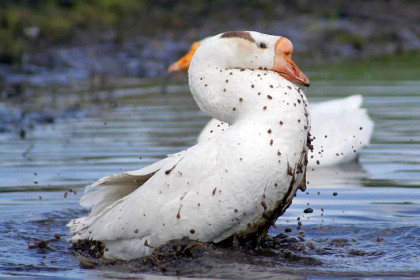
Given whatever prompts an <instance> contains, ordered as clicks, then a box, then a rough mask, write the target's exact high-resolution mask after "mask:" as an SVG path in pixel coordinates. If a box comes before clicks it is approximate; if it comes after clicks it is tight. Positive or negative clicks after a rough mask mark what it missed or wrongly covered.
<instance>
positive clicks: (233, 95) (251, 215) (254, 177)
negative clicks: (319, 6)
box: [69, 32, 310, 260]
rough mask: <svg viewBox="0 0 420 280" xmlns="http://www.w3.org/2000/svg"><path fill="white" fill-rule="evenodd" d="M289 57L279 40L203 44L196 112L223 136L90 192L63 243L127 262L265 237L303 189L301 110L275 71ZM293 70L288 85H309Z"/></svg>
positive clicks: (305, 124)
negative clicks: (183, 243)
mask: <svg viewBox="0 0 420 280" xmlns="http://www.w3.org/2000/svg"><path fill="white" fill-rule="evenodd" d="M260 42H264V44H265V46H266V48H262V47H261V46H262V45H261V44H260ZM259 44H260V45H259ZM292 50H293V49H292V45H291V43H290V41H289V40H287V39H286V38H284V37H278V36H269V35H265V34H261V33H257V32H227V33H223V34H219V35H216V36H214V37H212V38H210V39H209V40H208V42H207V43H206V44H203V45H202V46H201V47H200V49H199V50H198V51H197V53H196V55H195V56H194V58H193V60H192V63H191V67H190V70H189V84H190V88H191V92H192V94H193V97H194V99H195V100H196V102H197V104H198V105H199V107H200V108H201V109H202V110H204V111H206V112H207V113H209V114H210V115H211V116H213V117H215V118H218V119H221V120H224V121H225V122H228V123H230V124H231V126H230V127H229V128H228V129H226V130H225V131H223V132H221V133H219V134H217V135H215V136H214V137H212V138H210V139H208V140H205V141H201V142H199V143H198V144H196V145H195V146H193V147H191V148H189V149H186V150H184V151H182V152H180V153H177V154H174V155H170V156H168V157H167V158H165V159H163V160H161V161H159V162H157V163H155V164H153V165H151V166H148V167H145V168H143V169H140V170H135V171H129V172H125V173H122V174H118V175H111V176H108V177H105V178H102V179H100V180H99V181H97V182H96V183H94V184H93V185H91V186H89V187H88V192H87V193H86V194H85V196H84V197H83V198H82V201H81V203H82V205H83V206H90V207H92V210H91V212H90V214H89V215H88V216H87V217H83V218H79V219H74V220H72V221H71V222H70V223H69V227H70V229H71V231H72V238H71V241H77V240H79V239H93V240H98V241H101V242H103V243H104V245H105V248H106V249H105V252H104V258H108V259H122V260H128V259H134V258H138V257H142V256H146V255H148V254H150V253H151V251H152V249H151V248H153V246H159V245H161V244H164V243H165V242H167V241H169V240H171V239H175V238H182V237H184V236H188V237H189V238H191V239H194V240H200V241H211V242H220V241H223V240H224V239H226V238H228V237H231V236H233V235H234V236H236V237H238V238H251V237H256V238H261V237H263V236H264V235H265V234H266V233H267V231H268V229H269V227H270V226H271V225H272V224H273V223H274V222H275V220H276V218H277V217H278V216H279V215H281V214H282V213H283V212H284V211H285V210H286V208H287V207H288V206H289V205H290V204H291V202H292V198H293V197H294V195H295V193H296V191H297V190H298V189H299V188H301V189H304V186H305V172H306V163H307V161H306V160H307V138H308V130H309V126H310V124H309V115H308V112H307V100H306V97H305V95H304V93H303V91H302V90H301V89H300V88H299V87H298V86H296V85H295V84H293V83H291V82H290V81H288V80H286V79H285V78H283V77H282V76H280V75H279V73H283V72H282V71H289V70H288V69H286V68H285V66H284V65H283V66H281V67H280V66H279V65H280V64H281V63H287V66H288V67H289V66H290V65H292V63H293V62H292V61H291V59H290V56H291V53H292ZM283 56H284V58H283ZM283 59H284V61H283ZM280 60H281V61H280ZM289 60H290V61H289ZM285 61H286V62H285ZM292 66H293V67H294V71H295V72H293V73H294V76H293V77H292V78H291V77H288V78H289V79H294V80H295V81H297V82H299V83H307V82H308V81H307V78H306V77H305V76H304V75H303V74H302V73H301V72H300V70H299V69H298V68H297V66H295V65H294V64H293V65H292ZM290 67H291V66H290ZM262 69H267V70H262ZM285 69H286V70H285ZM298 100H299V101H298Z"/></svg>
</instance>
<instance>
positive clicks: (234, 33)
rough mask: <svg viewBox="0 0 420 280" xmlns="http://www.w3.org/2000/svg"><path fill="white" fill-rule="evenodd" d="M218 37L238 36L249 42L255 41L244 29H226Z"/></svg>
mask: <svg viewBox="0 0 420 280" xmlns="http://www.w3.org/2000/svg"><path fill="white" fill-rule="evenodd" d="M220 38H240V39H245V40H248V41H250V42H251V43H255V40H254V38H252V36H251V34H250V33H249V32H246V31H228V32H225V33H223V34H222V36H221V37H220Z"/></svg>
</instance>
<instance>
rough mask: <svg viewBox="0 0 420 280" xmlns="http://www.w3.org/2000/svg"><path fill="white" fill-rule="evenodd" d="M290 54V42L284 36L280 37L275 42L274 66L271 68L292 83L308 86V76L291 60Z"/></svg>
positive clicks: (291, 47)
mask: <svg viewBox="0 0 420 280" xmlns="http://www.w3.org/2000/svg"><path fill="white" fill-rule="evenodd" d="M292 54H293V44H292V42H290V40H289V39H287V38H286V37H282V38H280V39H279V40H278V41H277V43H276V56H275V57H274V66H273V68H272V69H271V70H272V71H276V72H277V73H279V74H280V76H282V77H283V78H285V79H287V80H289V81H291V82H293V83H296V84H299V85H302V86H306V87H309V79H308V77H306V75H305V74H303V73H302V71H300V69H299V67H298V66H297V65H296V64H295V63H294V62H293V60H292Z"/></svg>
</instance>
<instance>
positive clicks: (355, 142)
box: [168, 38, 374, 167]
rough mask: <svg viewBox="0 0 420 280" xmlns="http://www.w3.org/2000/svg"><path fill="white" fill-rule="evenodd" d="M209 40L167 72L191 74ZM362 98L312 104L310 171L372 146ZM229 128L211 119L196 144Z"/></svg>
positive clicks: (350, 157) (194, 47)
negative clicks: (194, 63)
mask: <svg viewBox="0 0 420 280" xmlns="http://www.w3.org/2000/svg"><path fill="white" fill-rule="evenodd" d="M206 40H208V38H204V39H203V40H201V41H197V42H194V43H193V44H192V45H191V48H190V50H189V51H188V52H187V53H186V54H185V55H184V56H183V57H182V58H180V59H179V60H178V61H177V62H175V63H173V64H172V65H170V66H169V68H168V72H170V73H171V72H178V71H184V72H186V71H188V68H189V66H190V63H191V59H192V58H193V56H194V54H195V52H196V51H197V49H198V48H199V47H200V45H202V44H203V43H204V42H206ZM362 103H363V97H362V96H361V95H352V96H349V97H346V98H341V99H336V100H331V101H325V102H318V103H311V104H310V105H309V112H310V114H311V135H312V139H313V140H314V141H312V145H313V150H310V151H309V158H308V167H314V166H331V165H336V164H342V163H346V162H349V161H352V160H355V159H356V158H357V155H358V153H359V151H360V150H361V149H362V148H363V147H365V146H367V145H369V143H370V139H371V137H372V133H373V128H374V123H373V121H372V120H371V119H370V118H369V115H368V113H367V111H366V109H364V108H361V106H362ZM227 127H229V124H228V123H226V122H222V121H220V120H218V119H214V118H213V119H211V120H210V121H209V122H208V123H207V124H206V125H205V127H204V128H203V129H202V130H201V132H200V134H199V136H198V138H197V142H198V143H200V142H201V141H204V140H207V139H209V138H211V137H213V136H214V135H217V134H219V133H221V132H222V131H224V130H225V129H226V128H227Z"/></svg>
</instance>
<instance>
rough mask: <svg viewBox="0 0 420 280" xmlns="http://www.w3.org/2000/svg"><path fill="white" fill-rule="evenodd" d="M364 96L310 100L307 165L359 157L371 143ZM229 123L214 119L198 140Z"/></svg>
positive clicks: (371, 126)
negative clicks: (310, 145)
mask: <svg viewBox="0 0 420 280" xmlns="http://www.w3.org/2000/svg"><path fill="white" fill-rule="evenodd" d="M362 103H363V97H362V96H361V95H352V96H349V97H346V98H340V99H335V100H329V101H323V102H318V103H311V104H310V105H309V106H308V110H309V112H310V115H311V136H312V139H313V140H312V145H313V149H312V150H310V151H309V155H308V167H314V166H331V165H337V164H342V163H346V162H349V161H352V160H355V159H356V158H357V155H358V153H359V151H360V150H361V149H362V148H363V147H366V146H367V145H369V143H370V138H371V137H372V133H373V128H374V123H373V121H372V120H371V119H370V118H369V115H368V113H367V111H366V109H365V108H361V105H362ZM229 126H230V125H229V124H228V123H226V122H222V121H219V120H217V119H211V120H210V121H209V122H208V123H207V124H206V125H205V127H204V128H203V129H202V130H201V132H200V134H199V135H198V138H197V142H202V141H206V140H207V139H210V138H211V137H213V136H215V135H217V134H219V133H221V132H223V131H224V130H226V129H228V128H229Z"/></svg>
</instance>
